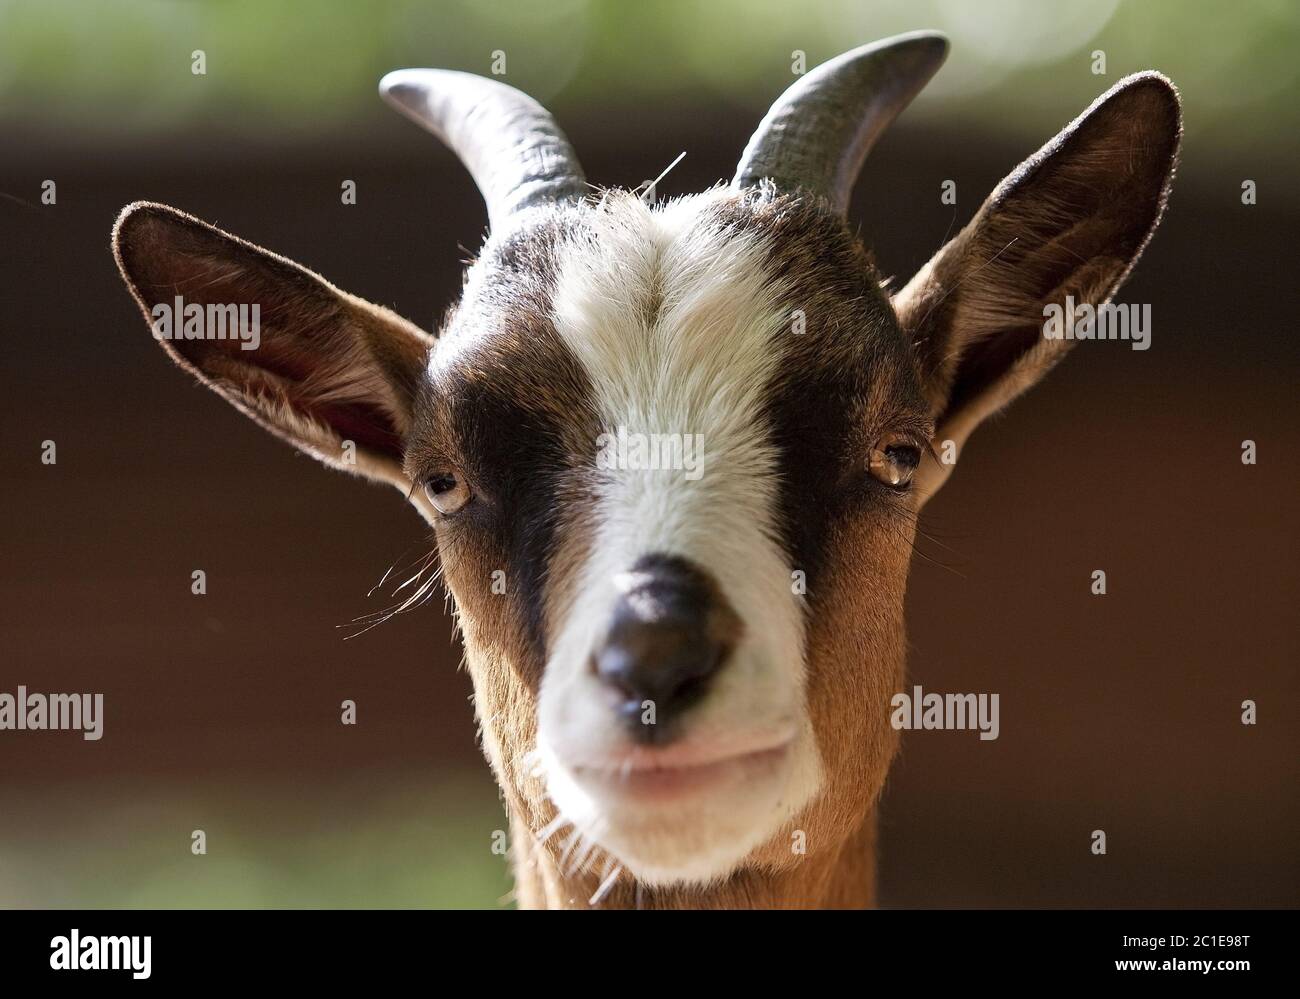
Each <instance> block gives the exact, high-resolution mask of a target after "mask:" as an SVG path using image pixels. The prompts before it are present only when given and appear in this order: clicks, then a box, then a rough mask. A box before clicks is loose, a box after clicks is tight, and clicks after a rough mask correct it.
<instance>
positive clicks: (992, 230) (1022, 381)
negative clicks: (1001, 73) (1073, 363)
mask: <svg viewBox="0 0 1300 999" xmlns="http://www.w3.org/2000/svg"><path fill="white" fill-rule="evenodd" d="M1181 135H1182V119H1181V115H1180V111H1179V102H1178V93H1177V91H1176V90H1175V89H1174V87H1173V85H1172V84H1171V83H1170V82H1169V81H1168V80H1167V79H1165V77H1163V76H1161V75H1160V74H1158V73H1139V74H1137V75H1135V76H1130V77H1127V78H1125V79H1123V80H1121V81H1120V82H1119V83H1117V84H1116V85H1115V86H1114V87H1112V88H1111V89H1110V90H1109V91H1108V92H1107V93H1105V94H1104V95H1103V96H1101V97H1099V98H1098V99H1097V100H1096V102H1094V103H1093V105H1092V107H1090V108H1088V110H1087V111H1085V112H1084V113H1083V114H1082V115H1080V116H1079V117H1078V118H1077V119H1075V121H1074V122H1073V123H1071V124H1070V125H1069V126H1067V127H1066V128H1065V129H1063V130H1062V131H1061V132H1060V134H1059V135H1057V136H1056V137H1055V138H1054V139H1052V141H1051V142H1049V143H1048V144H1047V145H1045V146H1044V147H1043V148H1042V149H1040V150H1039V151H1038V152H1037V153H1035V154H1034V155H1033V156H1031V157H1030V158H1029V159H1027V160H1026V161H1025V162H1024V163H1022V164H1021V165H1020V166H1019V167H1017V168H1016V170H1015V171H1013V172H1012V173H1011V175H1010V176H1009V177H1007V178H1006V180H1004V181H1003V182H1002V183H1001V184H999V185H998V188H997V190H995V191H994V192H993V193H992V194H991V195H990V196H989V198H988V200H987V201H985V202H984V205H983V206H982V207H981V208H980V210H979V211H978V212H977V213H976V215H975V217H974V219H972V221H971V222H970V224H969V225H968V226H966V228H965V229H964V230H962V232H961V233H959V234H958V235H957V236H956V237H954V238H953V239H952V241H951V242H949V243H948V244H947V245H946V246H944V247H943V248H942V249H941V250H940V251H939V252H938V253H937V254H936V255H935V257H934V258H933V259H932V260H931V261H930V262H929V263H928V264H926V266H925V267H923V268H922V269H921V270H920V272H919V273H917V275H916V276H915V277H914V278H913V279H912V280H911V281H910V282H909V283H908V285H907V287H905V288H904V289H903V290H902V291H900V292H899V293H898V295H897V296H896V297H895V299H894V308H895V310H896V312H897V313H898V317H899V322H900V323H901V324H902V326H903V328H904V329H905V330H907V331H908V333H909V334H910V335H911V338H912V342H913V344H914V348H915V352H916V357H917V363H918V366H919V368H920V371H921V377H922V381H923V384H924V385H925V387H926V392H927V394H928V396H929V399H930V402H931V407H932V413H933V416H934V418H935V424H936V426H937V428H938V430H937V433H936V435H935V441H936V444H937V445H941V444H942V442H944V441H952V442H954V444H955V446H956V448H957V449H960V448H961V447H962V446H963V445H964V443H965V440H966V438H967V437H968V436H969V435H970V433H971V431H972V430H974V428H975V427H976V426H977V425H978V424H979V423H980V422H981V421H982V420H983V419H985V418H986V417H988V416H989V415H991V414H992V413H994V412H996V411H997V410H998V409H1000V408H1001V407H1003V406H1005V405H1006V404H1007V403H1009V402H1010V401H1011V400H1012V399H1014V398H1015V397H1016V396H1018V395H1019V394H1020V393H1021V392H1023V391H1024V390H1025V389H1027V388H1028V387H1029V386H1030V385H1032V384H1034V383H1035V382H1036V381H1038V380H1039V379H1040V378H1042V377H1043V375H1045V374H1046V373H1047V371H1048V370H1049V369H1050V368H1051V367H1052V365H1054V364H1055V363H1056V362H1057V361H1059V360H1060V359H1061V358H1062V357H1063V356H1064V355H1065V352H1066V351H1067V350H1069V349H1070V347H1071V346H1073V344H1074V340H1073V339H1049V338H1047V337H1045V336H1044V323H1045V311H1044V310H1045V309H1046V308H1047V307H1049V306H1051V305H1058V306H1061V307H1062V308H1064V306H1065V304H1066V298H1067V296H1068V297H1070V298H1072V299H1073V302H1074V305H1075V307H1076V309H1077V307H1078V306H1080V305H1083V304H1085V303H1086V304H1089V305H1091V306H1093V307H1094V308H1095V307H1097V306H1099V305H1102V304H1104V303H1105V302H1107V301H1109V300H1110V298H1111V296H1112V295H1114V294H1115V292H1116V290H1118V288H1119V286H1120V285H1121V284H1122V283H1123V281H1124V279H1125V278H1126V277H1127V276H1128V273H1129V271H1130V270H1131V269H1132V267H1133V265H1134V263H1135V262H1136V261H1137V258H1138V256H1139V255H1140V254H1141V253H1142V250H1143V248H1144V247H1145V246H1146V244H1147V241H1148V240H1149V239H1150V238H1151V234H1152V232H1154V230H1155V227H1156V224H1157V223H1158V222H1159V221H1160V215H1161V213H1162V212H1163V211H1164V206H1165V201H1166V199H1167V197H1168V194H1169V186H1170V182H1171V180H1172V178H1173V171H1174V165H1175V161H1176V159H1177V156H1178V147H1179V142H1180V139H1181ZM1068 314H1069V313H1068V312H1067V315H1068ZM942 450H943V448H942V447H940V451H941V452H942ZM950 469H951V465H947V464H943V463H942V462H936V461H934V459H933V458H931V457H928V456H927V458H926V460H925V464H924V465H923V467H922V470H921V475H920V479H919V481H918V485H919V488H920V491H921V494H922V496H923V497H928V496H929V495H932V494H933V493H934V491H935V490H937V489H938V488H939V486H940V485H942V483H943V481H944V479H945V478H946V476H947V473H948V472H949V471H950Z"/></svg>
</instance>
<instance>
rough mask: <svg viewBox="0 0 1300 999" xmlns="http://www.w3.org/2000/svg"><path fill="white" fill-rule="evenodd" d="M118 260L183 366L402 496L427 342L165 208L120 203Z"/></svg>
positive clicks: (274, 427) (303, 444)
mask: <svg viewBox="0 0 1300 999" xmlns="http://www.w3.org/2000/svg"><path fill="white" fill-rule="evenodd" d="M113 254H114V256H115V257H116V259H117V265H118V267H119V268H120V270H121V272H122V277H123V278H125V280H126V283H127V286H128V287H129V288H130V290H131V294H132V295H134V296H135V300H136V301H137V302H138V303H139V304H140V308H141V309H142V310H143V311H144V315H145V320H146V321H147V322H148V323H149V324H150V328H151V330H153V331H154V336H155V338H157V339H158V341H159V343H161V344H162V346H163V348H164V349H165V350H166V351H167V353H168V354H169V355H171V358H172V360H174V361H175V362H176V363H177V364H179V365H180V366H181V367H182V368H185V369H186V370H187V371H190V372H192V373H193V374H194V375H196V376H197V377H198V378H199V380H200V381H202V382H203V383H204V384H205V385H207V386H208V387H210V388H212V389H214V390H215V391H216V392H217V393H219V394H220V395H222V396H224V397H225V398H226V399H227V400H228V401H229V402H230V403H232V404H233V405H234V406H235V407H236V408H237V409H239V410H241V411H242V412H244V413H245V414H247V415H248V416H251V417H252V418H253V419H254V420H256V421H257V422H258V423H260V424H261V425H262V426H263V427H265V428H266V429H267V430H270V431H271V432H272V433H273V434H275V435H276V436H278V437H282V438H284V439H285V440H287V441H289V442H290V443H291V444H293V445H294V446H295V447H298V448H299V449H301V450H303V451H305V452H307V453H308V454H310V455H312V456H313V457H315V458H318V459H319V460H321V461H323V462H325V463H326V464H329V465H333V466H334V467H336V468H341V469H343V470H345V471H349V472H354V473H358V474H363V475H367V476H369V477H371V478H376V479H381V480H384V481H387V482H392V483H393V484H394V485H397V486H398V487H399V488H401V489H403V490H406V489H407V488H409V486H410V482H409V481H408V480H407V479H406V477H405V476H404V475H403V474H402V448H403V443H402V442H403V438H404V436H405V434H406V432H407V429H408V426H409V420H410V412H411V406H412V402H413V399H414V395H415V392H416V388H417V386H418V385H419V381H420V378H421V376H422V373H423V371H424V368H425V363H426V360H427V357H428V352H429V347H430V346H431V344H432V339H431V338H430V337H429V336H428V335H427V334H425V333H424V332H423V331H421V330H419V329H418V328H416V327H415V326H413V325H412V324H411V323H409V322H407V321H406V320H405V319H402V318H400V317H399V316H397V315H394V314H393V313H392V312H389V311H388V310H387V309H383V308H380V307H379V306H376V305H372V304H370V303H369V302H365V301H363V300H361V299H359V298H355V297H354V296H352V295H348V294H346V293H344V292H341V291H339V290H338V289H337V288H335V287H333V286H332V285H330V284H329V283H327V282H326V281H325V280H323V279H322V278H320V277H319V276H317V275H316V274H313V273H312V272H311V271H309V270H307V269H306V268H304V267H300V266H299V265H297V264H295V263H292V262H291V261H288V260H286V259H284V258H283V257H280V256H277V255H275V254H274V253H270V252H268V251H267V250H263V249H261V248H260V247H257V246H254V245H253V244H251V243H246V242H244V241H243V240H242V239H238V238H237V237H235V236H231V235H229V234H228V233H225V232H222V231H221V230H220V229H217V228H214V227H213V226H210V225H208V224H206V223H204V222H200V221H199V220H198V219H196V218H193V217H191V216H189V215H186V214H185V213H184V212H179V211H177V210H176V209H174V208H168V207H167V206H166V205H155V204H149V203H145V202H140V203H137V204H134V205H129V206H127V207H126V208H125V209H124V210H123V212H122V214H121V216H120V217H119V218H118V220H117V225H116V226H115V227H114V229H113ZM178 299H179V302H178ZM178 306H179V307H180V311H179V312H178V310H177V307H178ZM241 306H242V307H243V313H242V316H241V315H240V307H241Z"/></svg>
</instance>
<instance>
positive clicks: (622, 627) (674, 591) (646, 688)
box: [592, 555, 740, 743]
mask: <svg viewBox="0 0 1300 999" xmlns="http://www.w3.org/2000/svg"><path fill="white" fill-rule="evenodd" d="M618 583H619V586H620V589H621V591H622V592H621V593H620V595H619V599H618V602H617V604H616V605H615V608H614V614H613V620H612V622H611V624H610V628H609V632H608V633H607V635H606V636H605V640H604V642H603V643H602V644H601V646H600V648H599V649H597V651H596V653H595V655H594V656H593V657H592V668H593V669H594V671H595V673H596V675H597V676H598V677H600V679H601V680H603V681H604V682H605V684H606V685H607V686H608V687H609V688H610V689H611V690H612V691H613V692H614V695H615V697H616V702H615V710H616V711H617V712H618V714H619V716H620V718H621V719H622V720H623V722H624V724H625V725H627V727H628V730H629V731H630V732H631V734H632V736H633V738H635V739H636V740H637V741H639V742H647V743H649V742H656V741H665V740H666V739H668V738H671V734H672V732H673V731H674V728H675V723H676V722H677V721H678V720H679V719H680V717H681V715H682V714H683V713H684V712H685V711H686V710H687V709H688V708H690V707H691V706H692V705H694V704H696V703H697V702H698V701H699V700H700V699H701V698H702V697H703V696H704V694H705V693H706V692H707V691H708V688H709V684H710V681H711V680H712V679H713V677H714V675H715V674H716V673H717V672H718V670H719V669H720V668H721V666H722V665H723V664H724V663H725V662H726V660H727V658H728V656H729V655H730V654H731V651H732V649H733V648H735V645H736V642H737V640H738V639H739V637H740V619H739V618H738V617H737V616H736V613H735V611H733V610H732V609H731V606H730V605H729V604H728V603H727V601H726V599H725V598H724V597H723V596H722V594H721V593H720V592H719V590H718V587H717V585H716V584H715V583H714V581H713V579H712V578H711V577H710V576H709V575H708V574H707V573H705V572H704V571H702V570H700V569H698V568H697V567H695V566H693V565H692V564H691V563H689V562H688V561H686V560H685V559H682V558H677V557H675V556H665V555H652V556H647V557H645V558H642V559H640V560H639V561H638V562H637V563H636V565H635V566H633V568H632V570H631V571H630V572H628V573H625V574H623V575H622V576H620V577H619V580H618ZM647 702H649V703H647Z"/></svg>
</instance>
